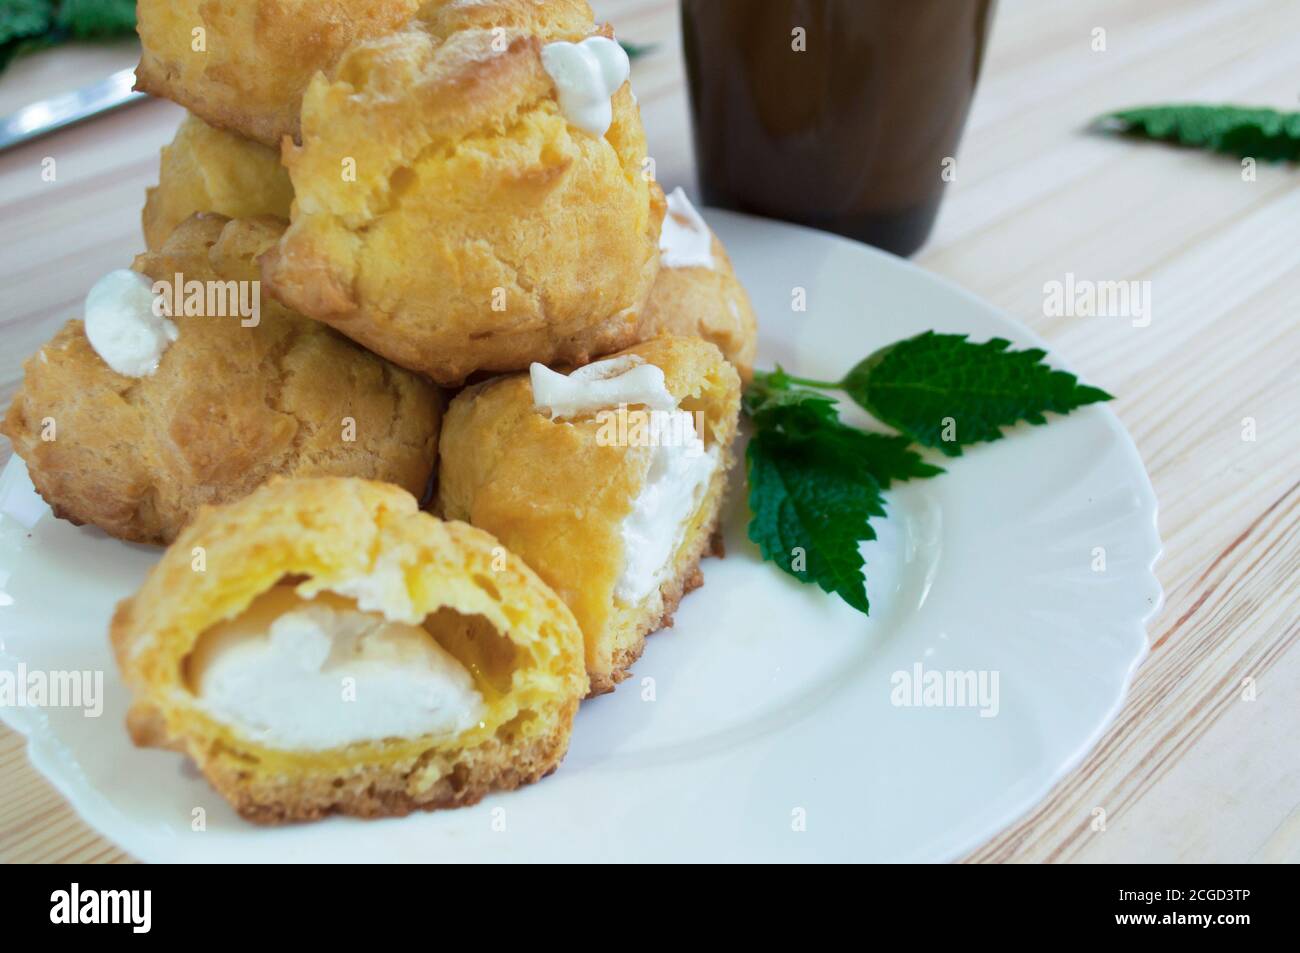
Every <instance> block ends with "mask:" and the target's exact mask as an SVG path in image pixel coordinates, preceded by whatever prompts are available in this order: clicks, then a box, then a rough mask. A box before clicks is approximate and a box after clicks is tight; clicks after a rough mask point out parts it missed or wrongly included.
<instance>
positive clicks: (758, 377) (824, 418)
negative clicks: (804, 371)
mask: <svg viewBox="0 0 1300 953" xmlns="http://www.w3.org/2000/svg"><path fill="white" fill-rule="evenodd" d="M743 402H744V407H745V412H746V413H747V414H749V416H750V417H752V418H753V420H754V423H755V424H757V425H758V426H759V427H766V426H777V425H778V424H783V425H785V426H786V427H787V428H789V429H791V430H794V429H800V428H815V427H817V426H818V425H819V424H821V423H828V424H838V423H839V419H840V418H839V412H838V411H837V410H836V409H835V398H834V397H827V396H826V395H825V394H819V393H818V392H817V391H813V390H807V389H805V388H802V387H792V386H791V384H790V377H789V375H788V374H786V373H785V371H783V370H782V369H781V368H780V367H779V366H778V367H777V369H776V370H775V371H771V372H770V373H764V372H763V371H758V372H756V373H755V374H754V381H753V383H751V384H750V385H749V387H747V388H745V395H744V399H743Z"/></svg>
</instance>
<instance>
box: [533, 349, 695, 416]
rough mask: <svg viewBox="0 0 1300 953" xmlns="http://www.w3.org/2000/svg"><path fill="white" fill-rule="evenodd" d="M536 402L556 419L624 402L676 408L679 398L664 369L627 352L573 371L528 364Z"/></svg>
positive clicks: (651, 406) (665, 408)
mask: <svg viewBox="0 0 1300 953" xmlns="http://www.w3.org/2000/svg"><path fill="white" fill-rule="evenodd" d="M528 375H529V378H530V380H531V381H532V385H533V406H534V407H535V408H536V409H538V410H541V411H545V412H546V413H549V414H550V415H551V419H552V420H558V419H560V418H562V417H579V416H582V415H583V414H592V413H595V412H596V411H598V410H607V409H610V408H615V407H618V406H619V405H620V404H629V405H631V404H644V405H645V406H646V407H648V408H649V409H650V410H673V409H674V408H676V406H677V400H676V399H675V398H674V397H673V395H672V394H670V393H669V392H668V385H667V383H666V382H665V381H664V372H663V371H662V370H660V369H659V368H658V367H655V366H654V365H653V364H648V363H646V361H645V359H644V358H641V357H638V356H637V355H635V354H624V355H621V356H620V357H611V358H608V359H606V360H603V361H593V362H592V363H591V364H587V365H585V366H583V367H580V368H578V369H577V370H575V371H573V372H572V373H569V374H561V373H559V372H557V371H553V370H551V369H550V368H549V367H547V366H546V365H545V364H538V363H536V362H534V363H533V364H532V365H530V366H529V368H528Z"/></svg>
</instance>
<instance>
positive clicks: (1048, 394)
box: [841, 331, 1111, 457]
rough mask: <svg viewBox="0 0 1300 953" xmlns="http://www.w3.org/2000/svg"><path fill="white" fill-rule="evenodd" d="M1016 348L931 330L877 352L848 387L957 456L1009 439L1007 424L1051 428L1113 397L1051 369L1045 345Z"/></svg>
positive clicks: (914, 434)
mask: <svg viewBox="0 0 1300 953" xmlns="http://www.w3.org/2000/svg"><path fill="white" fill-rule="evenodd" d="M1010 344H1011V342H1009V341H1004V340H1003V339H1001V338H993V339H992V340H990V341H986V342H984V343H983V344H974V343H972V342H970V341H968V340H967V339H966V335H964V334H936V333H935V332H933V331H926V332H925V333H924V334H919V335H917V336H916V337H912V338H908V339H906V340H904V341H899V342H898V343H896V344H891V345H889V346H888V347H885V348H882V349H881V350H879V351H877V352H876V353H875V354H873V355H871V356H870V357H868V358H867V359H866V360H864V361H862V362H861V363H859V364H858V365H857V366H856V367H854V368H853V370H851V371H849V373H848V375H847V376H846V377H845V378H844V380H843V381H842V382H841V386H843V388H844V390H845V392H846V393H848V395H849V396H850V397H851V398H852V399H853V400H854V401H855V402H856V403H858V404H859V405H860V406H862V407H864V408H865V409H866V410H867V411H868V412H869V413H871V414H873V415H874V416H875V417H876V418H877V419H879V420H881V421H883V422H884V423H887V424H889V425H890V426H891V427H894V428H896V429H897V430H899V431H901V432H902V433H904V434H905V435H907V436H908V437H911V438H912V439H913V440H915V441H916V442H917V443H920V444H922V445H924V446H927V447H937V448H938V449H939V450H941V451H942V452H943V453H944V454H946V455H948V456H950V457H956V456H960V455H961V449H962V447H965V446H969V445H970V444H973V443H980V442H984V441H990V440H999V439H1001V437H1002V428H1003V427H1008V426H1011V425H1012V424H1015V423H1018V422H1020V421H1028V422H1029V423H1031V424H1042V423H1046V418H1045V417H1044V416H1043V414H1044V413H1046V412H1049V411H1050V412H1054V413H1058V414H1066V413H1069V412H1070V411H1072V410H1074V409H1075V408H1077V407H1082V406H1083V405H1085V404H1092V403H1096V402H1097V401H1103V400H1110V399H1111V396H1110V395H1109V394H1107V393H1106V392H1105V391H1103V390H1100V389H1099V388H1096V387H1088V386H1087V385H1084V384H1080V383H1079V381H1078V379H1077V378H1076V377H1075V376H1074V375H1073V374H1070V373H1067V372H1065V371H1060V370H1054V369H1053V368H1051V367H1049V366H1047V365H1046V364H1044V363H1043V358H1044V357H1046V354H1045V353H1044V352H1043V351H1041V350H1039V349H1038V348H1030V349H1029V350H1025V351H1011V350H1008V348H1009V347H1010Z"/></svg>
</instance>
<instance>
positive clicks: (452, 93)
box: [264, 0, 664, 385]
mask: <svg viewBox="0 0 1300 953" xmlns="http://www.w3.org/2000/svg"><path fill="white" fill-rule="evenodd" d="M627 76H628V62H627V55H626V53H624V52H623V50H622V48H621V47H619V45H618V44H617V43H616V42H615V41H614V39H613V38H612V35H611V33H610V31H609V30H608V29H605V30H601V31H597V30H596V29H595V26H594V24H593V21H592V15H591V10H590V8H589V7H588V6H587V4H586V3H585V2H582V0H561V2H550V3H545V4H543V3H537V2H532V0H488V2H481V3H460V2H445V0H443V2H436V0H435V2H429V3H426V4H424V5H423V6H422V7H421V8H420V11H419V13H418V14H417V16H416V17H415V18H414V19H413V20H412V21H411V22H410V23H409V24H407V25H406V26H405V27H403V28H402V29H401V30H398V31H396V32H394V33H389V34H387V35H385V36H382V37H379V38H376V39H372V40H368V41H364V42H359V43H357V44H354V45H353V46H352V47H350V48H349V49H348V51H347V52H346V53H345V54H344V55H343V56H342V57H341V58H340V60H339V62H338V63H337V64H336V65H335V66H334V67H333V68H332V69H330V70H328V71H327V72H325V73H323V74H321V75H318V76H317V77H316V78H315V79H314V80H312V82H311V84H310V85H309V86H308V88H307V91H306V93H305V95H304V96H303V102H302V126H301V138H302V144H301V146H293V145H287V146H286V148H285V152H284V157H283V158H284V163H285V165H286V166H287V167H288V169H289V175H290V178H291V180H292V182H293V188H294V193H295V199H296V201H295V204H294V210H293V214H292V223H291V225H290V227H289V230H288V231H287V232H286V233H285V236H284V238H283V240H282V241H281V242H280V243H279V246H278V247H277V248H275V249H274V250H272V251H271V252H269V253H268V255H267V256H266V258H265V260H264V263H265V274H266V277H267V281H268V283H269V284H270V286H271V288H272V291H273V293H274V294H275V295H276V296H277V297H278V298H279V299H280V300H281V301H283V302H284V303H285V304H287V305H288V306H289V307H291V308H294V309H295V310H297V311H299V312H301V313H302V314H305V315H308V316H309V317H313V318H316V319H317V320H320V321H324V322H326V323H327V324H330V325H332V326H333V327H336V328H338V329H339V330H340V331H342V332H343V333H344V334H346V335H348V336H349V337H351V338H353V339H354V340H356V341H358V342H360V343H361V344H363V345H365V346H366V347H367V348H369V349H371V350H372V351H375V352H376V353H378V354H382V355H384V356H385V357H387V358H389V359H390V360H392V361H394V362H395V363H397V364H400V365H402V366H403V367H407V368H410V369H412V370H416V371H420V372H422V373H425V374H427V375H429V376H430V377H432V378H433V379H434V380H435V381H437V382H438V383H440V384H446V385H452V384H458V383H460V382H462V381H463V380H464V379H465V378H467V377H468V376H469V375H471V374H474V373H475V372H480V371H487V372H498V371H512V370H522V369H525V368H527V367H528V365H529V363H530V362H531V361H542V362H545V363H548V364H553V363H568V364H572V363H583V362H586V361H587V360H589V359H591V358H592V357H594V356H598V355H601V354H607V353H610V352H612V351H615V350H617V349H619V348H621V347H625V346H627V345H629V344H632V343H634V342H636V341H638V340H640V339H641V334H640V312H641V309H642V306H643V304H644V302H645V298H646V295H647V294H648V293H649V289H650V285H651V283H652V282H653V281H654V277H655V273H656V271H657V270H658V260H659V255H658V240H659V226H660V221H661V219H662V216H663V210H664V205H663V198H662V193H661V192H660V191H659V190H658V187H657V186H656V185H654V183H653V181H651V179H650V177H649V176H648V175H645V174H644V173H643V163H644V160H645V156H646V146H645V135H644V132H643V130H642V127H641V119H640V114H639V112H638V109H637V106H636V102H635V99H634V98H633V95H632V90H631V87H630V86H629V85H628V83H627Z"/></svg>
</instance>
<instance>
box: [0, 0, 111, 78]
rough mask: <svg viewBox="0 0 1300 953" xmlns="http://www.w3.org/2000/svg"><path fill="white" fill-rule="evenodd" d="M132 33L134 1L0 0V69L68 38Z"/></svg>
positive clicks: (75, 38) (88, 37)
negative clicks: (54, 0) (56, 1)
mask: <svg viewBox="0 0 1300 953" xmlns="http://www.w3.org/2000/svg"><path fill="white" fill-rule="evenodd" d="M134 32H135V2H134V0H63V2H62V3H54V2H53V0H0V70H2V69H4V68H5V67H6V66H8V65H9V62H10V61H11V60H12V59H13V58H14V57H15V56H18V55H19V54H23V53H31V52H34V51H36V50H42V49H45V48H47V47H51V46H57V45H58V44H60V43H64V42H66V41H67V40H70V39H72V40H97V39H111V38H113V37H119V36H127V35H129V34H133V33H134Z"/></svg>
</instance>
